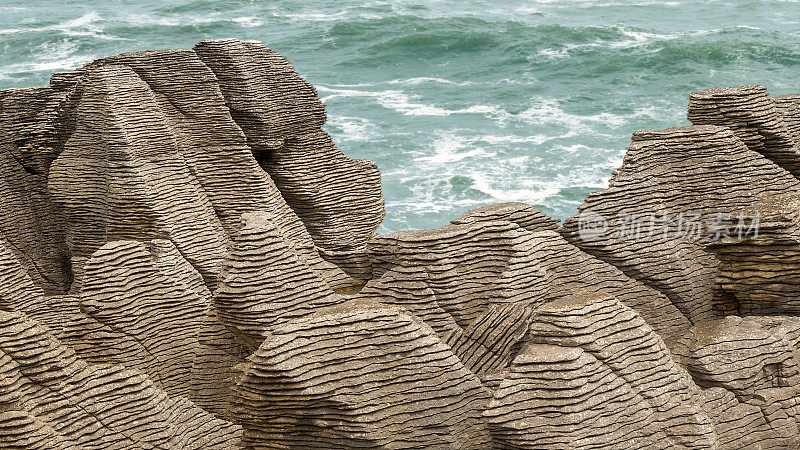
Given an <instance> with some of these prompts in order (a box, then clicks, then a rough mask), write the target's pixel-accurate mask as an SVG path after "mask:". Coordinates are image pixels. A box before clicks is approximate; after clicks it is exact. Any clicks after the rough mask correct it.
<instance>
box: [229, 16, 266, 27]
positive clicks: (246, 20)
mask: <svg viewBox="0 0 800 450" xmlns="http://www.w3.org/2000/svg"><path fill="white" fill-rule="evenodd" d="M232 20H233V21H234V22H236V23H238V24H239V25H241V26H243V27H245V28H252V27H257V26H261V25H263V24H264V22H262V21H260V20H258V18H256V17H236V18H234V19H232Z"/></svg>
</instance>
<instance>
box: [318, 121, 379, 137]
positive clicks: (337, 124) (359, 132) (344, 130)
mask: <svg viewBox="0 0 800 450" xmlns="http://www.w3.org/2000/svg"><path fill="white" fill-rule="evenodd" d="M326 125H327V126H328V127H329V128H332V130H331V131H332V133H331V134H334V135H335V136H336V138H337V140H341V141H370V140H372V139H375V138H378V137H379V136H380V129H379V128H378V127H377V126H376V125H375V124H374V123H373V122H372V121H370V120H369V119H365V118H363V117H352V116H330V117H328V121H327V124H326Z"/></svg>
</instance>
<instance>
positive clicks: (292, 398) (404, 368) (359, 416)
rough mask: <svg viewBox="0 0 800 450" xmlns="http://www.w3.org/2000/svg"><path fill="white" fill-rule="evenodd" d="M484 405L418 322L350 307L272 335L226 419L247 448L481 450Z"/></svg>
mask: <svg viewBox="0 0 800 450" xmlns="http://www.w3.org/2000/svg"><path fill="white" fill-rule="evenodd" d="M489 398H490V393H489V391H488V390H487V389H486V388H484V387H483V386H482V385H481V383H480V381H479V380H478V379H477V377H475V375H474V374H472V373H471V372H470V371H469V370H467V369H466V368H465V367H464V365H463V364H461V362H460V361H459V360H458V358H456V356H455V355H453V353H452V352H451V351H450V348H449V347H448V346H447V345H445V344H444V343H442V342H441V341H440V340H439V338H438V337H437V336H436V333H434V331H433V330H432V329H431V328H430V327H428V326H427V325H425V324H424V323H423V322H422V321H421V320H419V319H417V318H415V317H414V316H412V315H410V314H408V313H406V312H405V311H404V310H402V309H400V308H397V307H386V306H382V305H380V304H377V303H372V302H369V301H350V302H347V303H344V304H341V305H337V306H334V307H330V308H327V309H322V310H320V311H318V312H316V313H314V314H312V315H310V316H307V317H304V318H301V319H295V320H292V321H290V322H287V323H285V324H283V325H279V326H277V327H275V328H274V329H273V331H272V333H271V335H270V336H269V337H268V338H267V339H266V340H265V341H264V343H263V344H262V345H261V347H259V349H258V350H257V351H256V352H255V353H254V354H253V355H252V356H251V357H250V358H249V360H248V364H247V366H246V367H245V368H244V375H243V376H242V378H241V381H239V383H238V384H237V387H236V398H235V401H234V410H235V415H236V421H237V423H240V424H241V425H242V427H243V428H244V438H243V441H244V444H245V445H246V446H248V448H485V447H486V446H488V444H489V442H488V441H489V436H488V432H487V430H486V424H485V421H484V419H483V418H482V416H481V412H482V410H483V408H484V407H485V405H486V403H487V402H488V401H489Z"/></svg>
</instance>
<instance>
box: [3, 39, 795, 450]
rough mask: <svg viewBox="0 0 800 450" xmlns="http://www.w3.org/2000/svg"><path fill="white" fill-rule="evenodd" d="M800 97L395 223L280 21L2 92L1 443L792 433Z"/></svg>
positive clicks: (642, 140) (345, 443) (589, 441)
mask: <svg viewBox="0 0 800 450" xmlns="http://www.w3.org/2000/svg"><path fill="white" fill-rule="evenodd" d="M799 105H800V96H798V95H789V96H783V97H778V98H770V97H769V95H768V94H767V92H766V89H765V88H762V87H759V86H740V87H735V88H724V89H711V90H707V91H702V92H698V93H694V94H692V95H691V97H690V100H689V114H688V117H689V119H690V120H691V121H692V123H693V124H695V125H693V126H690V127H683V128H671V129H667V130H662V131H645V130H640V131H637V132H636V133H634V135H633V138H632V143H631V145H630V146H629V148H628V150H627V154H626V156H625V158H624V160H623V164H622V167H621V168H620V169H619V170H618V171H617V172H615V174H614V176H613V177H612V179H611V181H610V182H609V187H608V189H605V190H603V191H601V192H597V193H593V194H590V195H589V196H588V198H587V200H586V202H585V203H584V205H582V206H581V207H580V208H579V211H580V213H579V214H578V215H577V216H576V217H573V218H571V219H568V220H566V221H565V222H564V224H563V226H561V227H559V224H558V221H556V220H554V219H552V218H549V217H547V216H546V215H545V214H543V213H542V212H541V211H539V210H537V209H535V208H534V207H532V206H530V205H526V204H524V203H500V204H494V205H487V206H484V207H480V208H476V209H473V210H470V211H467V212H465V213H464V214H462V215H461V216H460V217H458V218H455V219H453V220H452V221H451V224H450V225H447V226H444V227H442V228H439V229H435V230H417V231H403V232H398V233H393V234H389V235H383V236H377V235H375V230H376V227H377V226H378V225H379V223H380V222H381V220H382V219H383V215H384V203H383V198H382V197H381V193H380V192H381V191H380V190H381V186H380V173H379V172H378V170H377V166H376V165H375V164H374V163H372V162H369V161H363V160H357V159H351V158H349V157H348V156H346V155H345V154H344V153H343V152H342V151H340V150H339V149H338V148H337V147H336V146H335V144H334V143H333V141H332V139H331V137H330V136H329V135H328V134H327V133H326V132H324V131H323V130H322V126H323V125H324V124H325V120H326V116H325V106H324V105H323V104H322V102H321V100H320V99H319V97H318V96H317V94H316V91H315V89H314V87H313V86H311V85H310V84H309V83H308V82H306V81H305V80H303V79H302V78H301V77H300V76H299V75H298V74H297V73H296V71H295V70H294V68H293V67H292V66H291V64H290V63H289V62H288V61H287V60H286V59H285V58H284V57H282V56H281V55H279V54H277V53H276V52H274V51H272V50H270V49H268V48H267V47H265V46H264V45H263V44H260V43H257V42H243V41H238V40H235V39H223V40H208V41H203V42H200V43H198V44H197V45H196V46H195V47H194V48H193V49H191V50H159V51H148V52H134V53H125V54H121V55H117V56H112V57H108V58H103V59H100V60H97V61H94V62H92V63H89V64H87V65H85V66H84V67H81V68H78V69H76V70H74V71H71V72H66V73H61V74H54V75H53V77H52V79H51V82H50V84H49V85H48V86H43V87H38V88H31V89H21V90H10V91H0V200H2V202H0V230H1V231H2V233H0V447H2V448H7V447H8V448H48V449H49V448H98V449H100V448H103V449H105V448H187V449H188V448H242V447H244V448H475V449H478V448H480V449H483V448H532V449H553V448H563V449H572V448H576V449H577V448H725V449H739V448H760V449H766V448H775V449H778V448H799V447H800V433H799V432H798V429H800V401H799V400H798V398H800V392H799V391H798V390H800V366H798V362H800V353H798V352H800V302H798V300H797V298H798V297H800V290H798V288H797V286H798V285H800V219H798V217H800V212H799V211H800V200H798V199H799V198H800V197H798V195H800V194H798V190H799V189H800V181H798V178H797V176H800V159H798V157H799V156H800V152H799V151H798V143H799V142H798V140H799V139H800V106H799Z"/></svg>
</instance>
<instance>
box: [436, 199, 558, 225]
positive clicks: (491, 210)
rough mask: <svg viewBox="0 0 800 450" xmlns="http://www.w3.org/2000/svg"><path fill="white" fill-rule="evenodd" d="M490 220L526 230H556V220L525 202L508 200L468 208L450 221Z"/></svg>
mask: <svg viewBox="0 0 800 450" xmlns="http://www.w3.org/2000/svg"><path fill="white" fill-rule="evenodd" d="M492 220H507V221H509V222H511V223H515V224H517V225H519V226H520V228H524V229H526V230H528V231H532V232H536V231H544V230H557V229H558V221H557V220H555V219H553V218H552V217H548V216H547V215H546V214H545V213H543V212H541V211H539V210H538V209H536V208H534V207H533V206H531V205H528V204H527V203H520V202H509V203H494V204H491V205H486V206H481V207H480V208H475V209H470V210H469V211H467V212H465V213H464V214H462V215H461V216H460V217H458V218H457V219H453V220H451V221H450V223H452V224H453V225H463V224H467V223H476V222H490V221H492Z"/></svg>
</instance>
